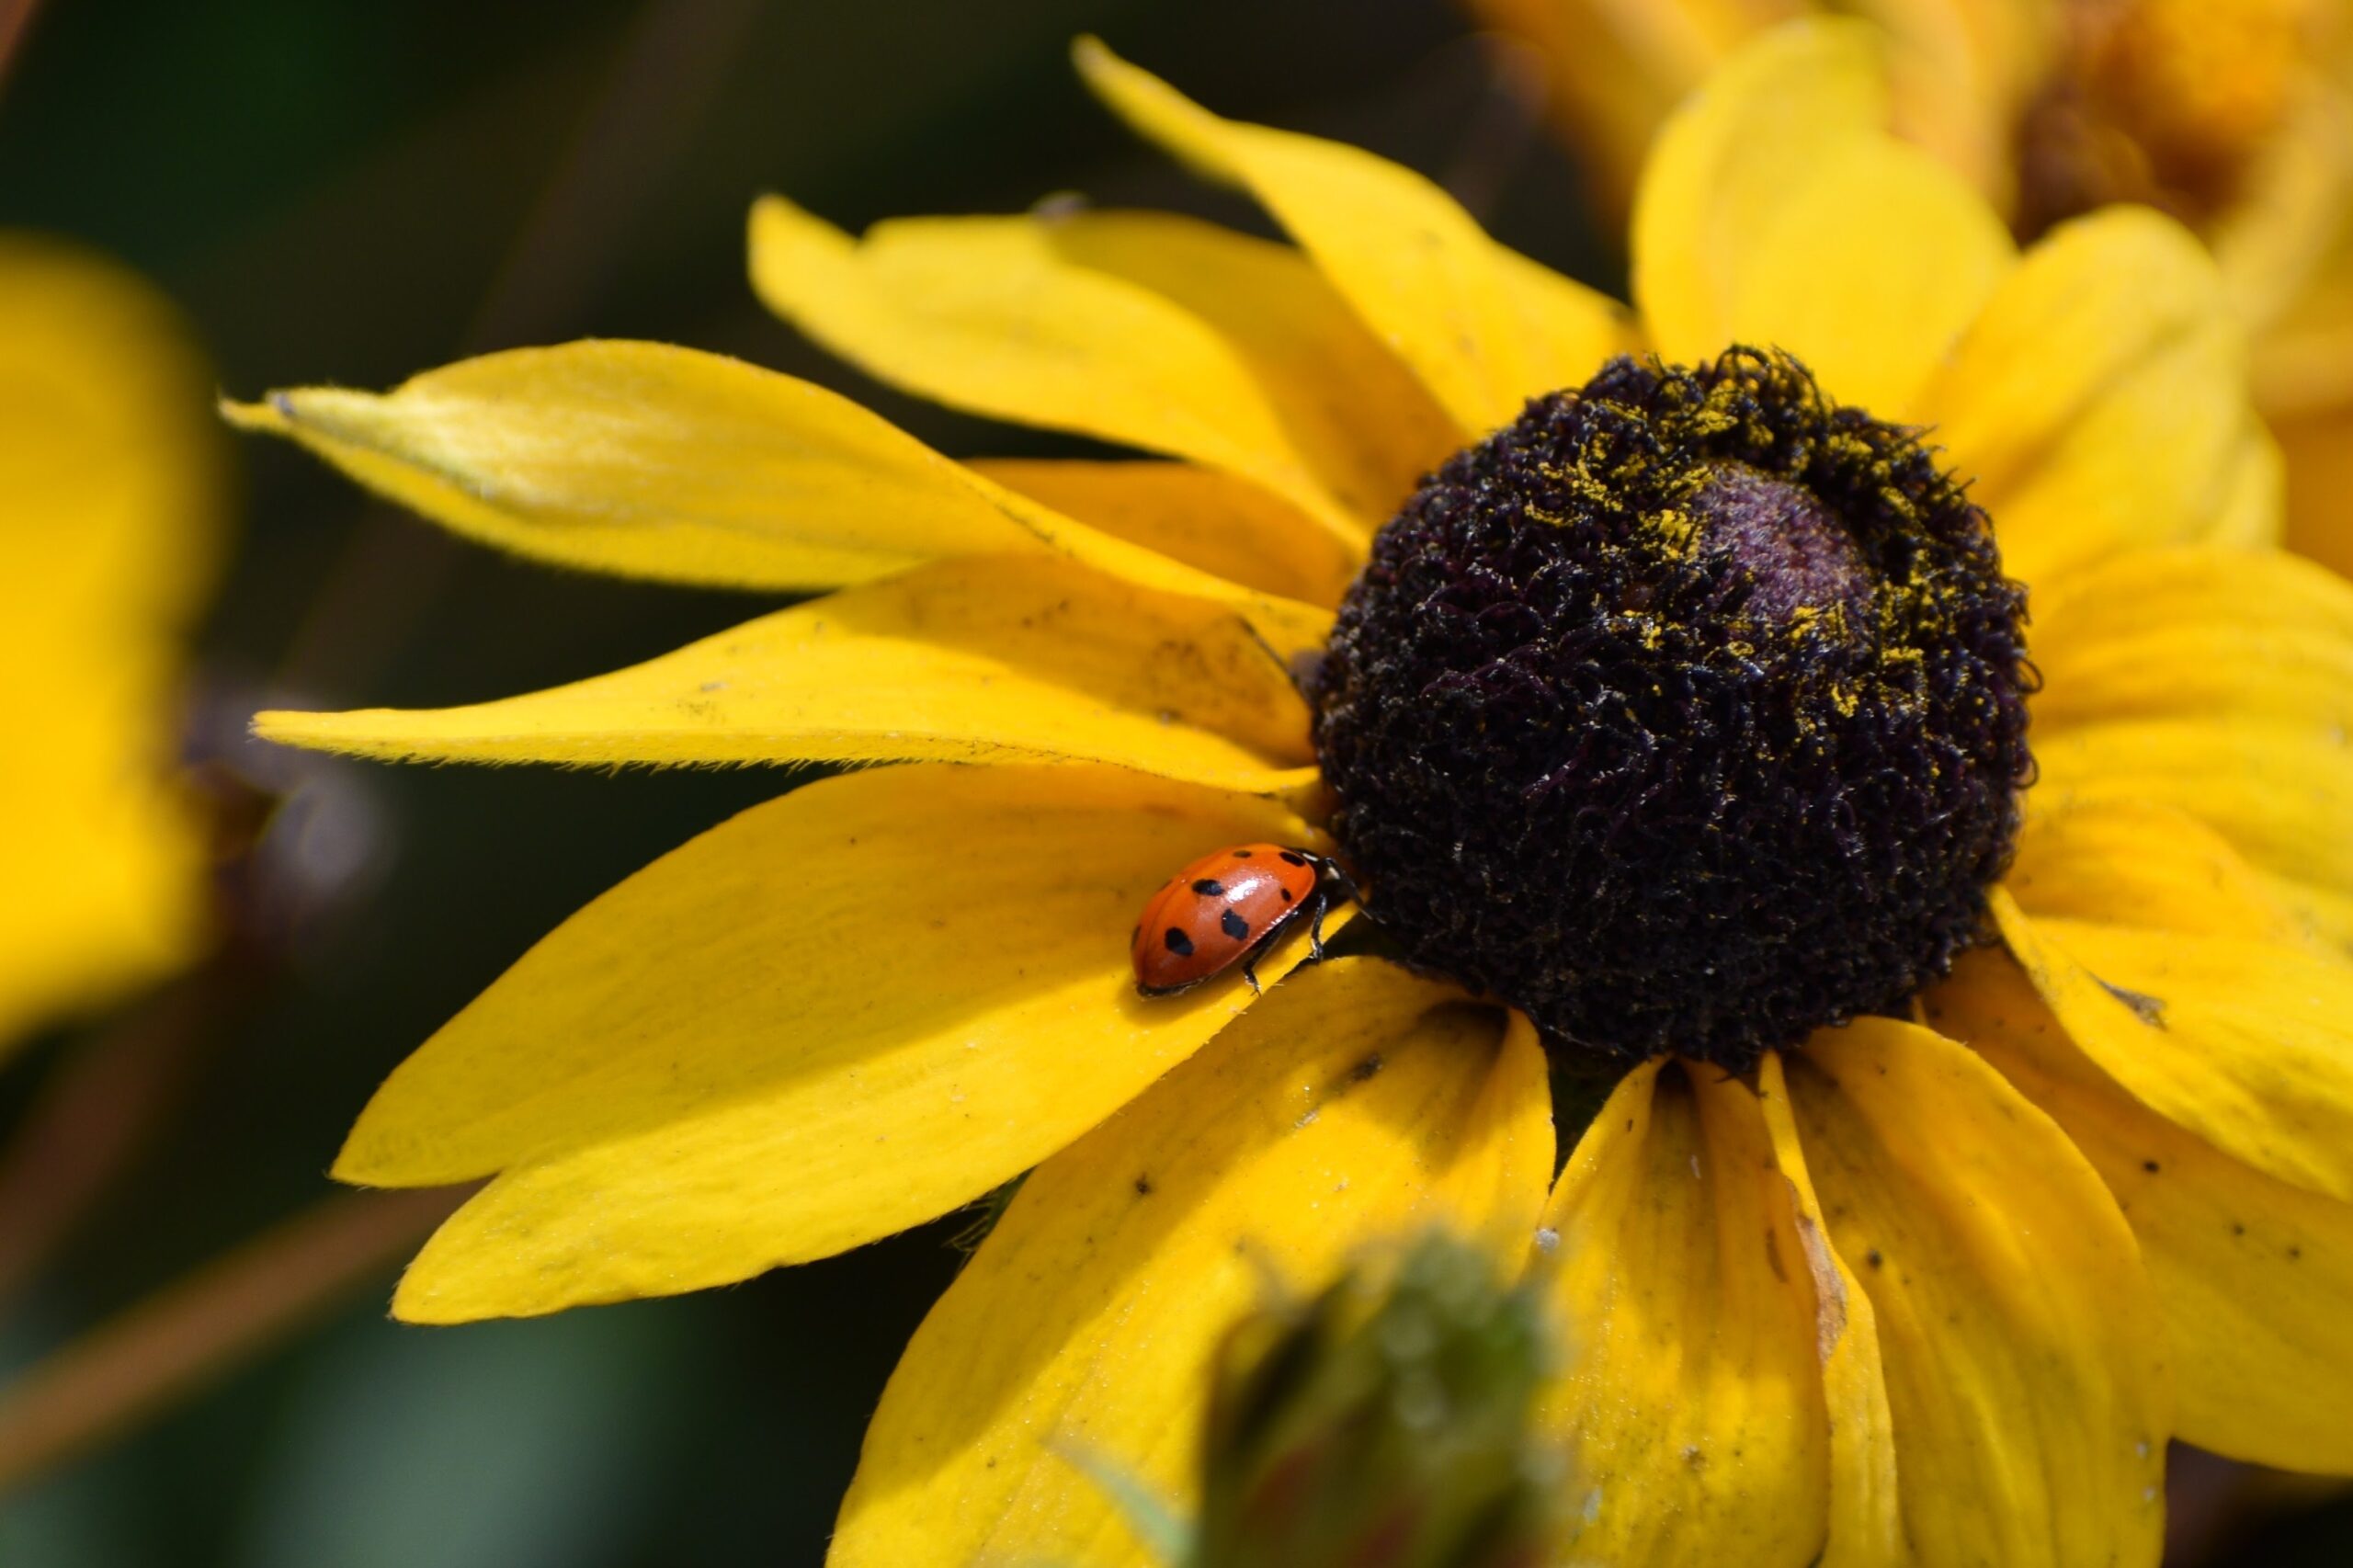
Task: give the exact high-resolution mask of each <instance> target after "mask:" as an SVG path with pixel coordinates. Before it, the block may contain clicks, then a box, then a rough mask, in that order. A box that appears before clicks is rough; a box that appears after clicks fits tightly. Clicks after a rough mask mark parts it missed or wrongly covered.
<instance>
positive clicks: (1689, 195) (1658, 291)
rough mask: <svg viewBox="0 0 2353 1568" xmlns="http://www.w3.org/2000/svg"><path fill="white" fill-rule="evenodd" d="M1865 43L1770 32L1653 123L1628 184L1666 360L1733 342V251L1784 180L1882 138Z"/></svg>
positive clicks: (1815, 32)
mask: <svg viewBox="0 0 2353 1568" xmlns="http://www.w3.org/2000/svg"><path fill="white" fill-rule="evenodd" d="M1872 40H1873V35H1872V34H1871V33H1870V31H1868V30H1867V29H1865V28H1860V27H1859V26H1856V25H1854V24H1851V23H1839V22H1826V21H1822V20H1818V19H1816V20H1808V21H1803V22H1794V23H1791V24H1790V25H1788V26H1786V27H1782V28H1775V29H1774V30H1773V31H1772V32H1770V33H1768V34H1767V35H1765V36H1764V37H1763V38H1761V39H1760V40H1757V41H1756V42H1755V43H1753V44H1751V45H1749V46H1748V47H1747V48H1745V49H1744V50H1742V51H1740V52H1739V53H1738V54H1736V55H1734V56H1733V58H1732V60H1731V61H1730V62H1727V63H1726V64H1725V65H1724V66H1723V67H1722V68H1721V69H1720V70H1718V71H1717V72H1716V73H1715V74H1712V75H1711V76H1710V77H1709V78H1708V80H1707V82H1706V83H1705V85H1702V86H1701V87H1700V88H1699V91H1698V92H1696V93H1694V94H1692V95H1691V97H1688V98H1687V99H1685V100H1684V103H1683V107H1682V108H1679V109H1677V111H1676V113H1675V115H1674V116H1673V117H1672V118H1671V119H1668V121H1667V122H1666V124H1665V127H1664V128H1662V129H1661V131H1659V136H1658V141H1657V142H1655V143H1654V145H1653V147H1652V149H1651V156H1650V162H1649V163H1648V165H1645V166H1644V168H1643V177H1642V182H1641V184H1640V185H1639V186H1638V187H1636V188H1635V193H1634V224H1633V241H1632V243H1633V272H1634V303H1635V304H1636V306H1638V307H1639V308H1640V310H1641V312H1642V318H1643V325H1644V326H1645V327H1647V328H1648V329H1649V332H1650V336H1651V341H1652V342H1653V343H1654V344H1655V345H1656V346H1657V347H1658V350H1659V352H1660V353H1661V354H1662V355H1664V356H1665V358H1668V359H1669V360H1672V361H1676V362H1679V363H1683V364H1695V363H1699V362H1702V361H1705V360H1708V359H1711V358H1714V357H1715V356H1716V355H1717V354H1719V353H1720V352H1722V350H1723V349H1724V348H1726V347H1730V345H1731V344H1732V342H1733V336H1734V333H1733V325H1734V319H1735V317H1734V312H1735V309H1736V306H1737V303H1738V299H1739V287H1740V284H1739V280H1740V276H1741V264H1742V260H1743V258H1744V256H1745V253H1746V249H1747V247H1748V246H1749V245H1751V244H1755V243H1756V240H1757V238H1758V236H1759V235H1760V234H1762V233H1765V232H1766V231H1767V229H1768V226H1769V225H1770V224H1771V223H1772V222H1773V220H1774V216H1775V214H1777V213H1779V212H1781V211H1782V210H1785V208H1786V205H1787V202H1788V199H1789V193H1790V188H1791V182H1792V180H1793V179H1797V178H1801V177H1802V173H1803V171H1805V170H1807V169H1810V168H1812V167H1813V166H1814V165H1816V164H1817V163H1819V162H1820V161H1821V160H1822V159H1824V158H1825V157H1827V156H1829V155H1831V154H1833V153H1836V152H1838V151H1839V150H1840V149H1842V148H1845V147H1847V146H1849V145H1851V144H1852V143H1854V142H1858V141H1865V140H1870V139H1872V138H1874V137H1876V136H1878V135H1879V134H1880V133H1881V126H1882V125H1883V124H1884V123H1885V121H1886V92H1885V88H1884V85H1883V84H1882V82H1881V73H1880V66H1879V61H1878V57H1877V53H1876V49H1875V45H1874V43H1873V41H1872ZM1790 347H1795V346H1794V345H1791V346H1790ZM1833 393H1834V395H1836V396H1842V397H1843V396H1847V395H1848V394H1847V393H1845V392H1838V391H1837V390H1836V388H1834V389H1833Z"/></svg>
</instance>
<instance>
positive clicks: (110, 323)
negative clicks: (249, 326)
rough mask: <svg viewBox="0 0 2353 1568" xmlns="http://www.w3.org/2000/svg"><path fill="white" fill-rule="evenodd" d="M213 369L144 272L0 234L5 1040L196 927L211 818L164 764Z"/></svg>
mask: <svg viewBox="0 0 2353 1568" xmlns="http://www.w3.org/2000/svg"><path fill="white" fill-rule="evenodd" d="M210 384H211V383H210V376H209V375H208V373H207V371H206V370H205V369H204V366H203V364H202V361H201V359H200V358H199V356H198V354H197V353H196V351H195V350H194V348H193V347H191V346H190V344H189V342H188V336H187V334H186V331H185V329H184V328H183V327H182V325H181V324H180V321H179V319H178V317H177V315H176V312H174V311H173V310H172V308H171V306H170V305H169V303H168V302H167V301H164V300H163V299H161V298H160V297H159V296H158V295H157V294H156V293H155V291H154V290H153V287H152V286H151V285H149V284H148V283H146V282H145V281H144V280H142V279H141V278H138V277H136V276H134V275H132V274H131V272H129V271H128V270H127V269H125V268H123V267H119V266H118V265H116V264H115V263H113V262H110V261H108V260H106V259H104V258H102V257H100V256H96V255H93V254H91V253H89V252H86V251H84V250H81V249H79V248H77V247H74V246H72V245H69V244H65V243H64V242H63V241H58V240H53V239H49V238H45V237H42V236H39V235H33V234H0V498H5V500H0V506H5V512H0V601H5V605H6V608H5V610H0V668H5V670H6V677H5V679H0V715H4V716H5V732H6V736H7V740H6V754H5V757H4V758H0V864H5V865H6V868H7V869H6V874H5V878H0V882H5V885H6V889H7V897H6V902H5V903H0V1050H5V1049H6V1048H7V1047H9V1046H11V1045H14V1044H15V1043H16V1042H17V1040H20V1039H21V1038H22V1037H23V1035H24V1034H25V1033H26V1032H27V1031H28V1030H29V1029H30V1028H34V1027H36V1026H38V1025H39V1024H40V1023H42V1022H45V1021H48V1020H50V1019H52V1018H54V1017H59V1016H61V1015H63V1014H66V1013H70V1012H73V1011H75V1010H78V1009H81V1008H85V1007H89V1006H96V1005H98V1004H100V1003H103V1002H105V1001H108V1000H109V999H111V998H113V997H115V996H117V995H119V994H121V993H123V992H125V991H127V990H129V989H131V988H132V987H135V986H137V985H140V984H142V983H147V982H150V981H153V980H155V979H157V978H159V977H161V976H163V975H165V974H167V973H169V972H170V971H172V970H173V969H175V968H176V967H177V966H178V965H180V964H181V963H183V962H185V961H187V960H188V959H189V958H190V957H192V956H193V955H194V954H195V952H196V951H197V949H198V948H199V945H200V944H201V942H202V940H203V937H204V930H205V926H206V918H205V916H206V902H205V875H206V869H207V855H206V848H205V844H204V839H203V834H202V831H201V827H200V824H199V821H198V819H197V816H196V815H195V813H194V812H192V811H191V810H190V807H189V802H188V801H187V800H185V799H184V798H183V797H182V796H181V794H180V793H179V792H178V790H176V788H175V786H174V785H173V784H172V782H171V772H172V769H173V767H174V766H175V751H176V740H175V731H176V714H175V710H176V697H177V692H176V687H177V685H178V680H179V668H180V664H181V660H182V654H183V651H182V647H181V639H182V637H183V635H184V634H185V631H186V627H187V622H188V619H190V618H191V616H192V614H193V612H194V611H195V609H196V607H197V605H198V603H199V596H200V594H201V593H202V590H203V588H204V586H205V585H206V583H207V582H208V581H209V580H210V575H211V572H212V569H213V562H214V556H215V553H216V551H217V548H218V532H219V528H220V523H221V519H220V516H219V513H220V506H221V472H220V469H221V453H220V450H219V447H220V437H219V432H218V427H217V426H213V425H212V424H211V423H210V420H208V418H207V417H206V414H205V408H206V403H207V401H208V399H209V397H210Z"/></svg>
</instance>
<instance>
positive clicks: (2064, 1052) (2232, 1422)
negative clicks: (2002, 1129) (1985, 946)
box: [1928, 952, 2353, 1475]
mask: <svg viewBox="0 0 2353 1568" xmlns="http://www.w3.org/2000/svg"><path fill="white" fill-rule="evenodd" d="M1928 1017H1929V1019H1930V1021H1931V1022H1932V1023H1934V1024H1935V1025H1936V1027H1937V1028H1938V1029H1939V1030H1942V1031H1943V1032H1945V1033H1947V1034H1949V1035H1951V1036H1952V1037H1953V1038H1954V1039H1957V1040H1964V1041H1966V1042H1967V1043H1968V1044H1969V1045H1970V1046H1971V1047H1972V1048H1973V1049H1975V1050H1976V1051H1977V1052H1978V1053H1979V1054H1980V1055H1982V1056H1984V1058H1985V1060H1986V1061H1988V1062H1992V1063H1993V1064H1994V1065H1995V1067H1996V1068H1998V1069H1999V1070H2000V1071H2001V1072H2002V1074H2004V1075H2005V1076H2006V1077H2007V1078H2008V1079H2009V1080H2010V1082H2011V1083H2012V1084H2013V1085H2016V1086H2017V1087H2018V1090H2019V1091H2020V1092H2021V1093H2023V1094H2024V1095H2025V1096H2027V1097H2028V1098H2029V1099H2031V1100H2033V1101H2034V1103H2035V1104H2036V1105H2038V1106H2040V1108H2042V1109H2043V1111H2044V1112H2046V1113H2047V1114H2048V1115H2050V1116H2051V1117H2052V1119H2054V1120H2056V1121H2057V1122H2058V1123H2059V1125H2060V1127H2061V1128H2062V1129H2063V1130H2064V1131H2065V1132H2066V1134H2067V1136H2068V1138H2069V1140H2070V1141H2072V1142H2074V1143H2075V1147H2076V1148H2077V1149H2079V1150H2081V1151H2082V1152H2083V1154H2084V1157H2085V1158H2086V1159H2088V1160H2089V1161H2091V1163H2092V1165H2093V1166H2094V1167H2095V1168H2096V1169H2097V1170H2098V1172H2099V1174H2100V1176H2101V1178H2102V1179H2103V1180H2105V1181H2106V1182H2107V1183H2108V1186H2109V1191H2111V1192H2113V1193H2114V1194H2115V1195H2116V1199H2117V1202H2118V1203H2119V1204H2120V1206H2121V1207H2122V1209H2123V1210H2124V1217H2125V1219H2126V1220H2127V1221H2130V1222H2131V1226H2132V1233H2133V1236H2134V1238H2135V1239H2136V1240H2137V1241H2138V1242H2139V1243H2140V1246H2141V1257H2142V1261H2143V1263H2144V1264H2145V1265H2146V1267H2147V1268H2148V1272H2149V1279H2150V1285H2151V1287H2152V1289H2153V1290H2154V1294H2155V1297H2156V1301H2157V1305H2158V1308H2159V1310H2160V1312H2162V1314H2163V1316H2164V1318H2165V1328H2166V1334H2167V1338H2168V1341H2169V1343H2170V1345H2171V1346H2172V1353H2171V1356H2170V1357H2169V1359H2170V1361H2171V1362H2172V1365H2173V1369H2174V1386H2175V1390H2176V1392H2177V1398H2178V1399H2179V1402H2180V1411H2179V1415H2178V1419H2177V1427H2178V1430H2179V1433H2180V1436H2181V1437H2183V1438H2185V1439H2186V1440H2188V1441H2189V1442H2192V1443H2196V1444H2198V1445H2199V1446H2200V1448H2205V1449H2213V1450H2215V1451H2216V1452H2219V1453H2224V1454H2228V1455H2230V1456H2231V1457H2232V1458H2234V1459H2242V1460H2249V1461H2251V1462H2254V1463H2256V1464H2269V1465H2276V1466H2279V1468H2281V1469H2285V1470H2299V1471H2322V1472H2328V1473H2334V1474H2339V1475H2342V1474H2347V1473H2353V1423H2348V1422H2347V1420H2346V1419H2345V1412H2346V1411H2347V1409H2348V1408H2353V1312H2347V1311H2346V1310H2345V1303H2346V1302H2347V1301H2353V1205H2348V1204H2345V1203H2340V1202H2337V1201H2336V1200H2335V1199H2326V1198H2321V1197H2317V1196H2315V1195H2313V1194H2312V1193H2309V1192H2305V1191H2302V1189H2300V1188H2298V1187H2291V1186H2290V1185H2288V1184H2287V1183H2285V1182H2282V1181H2279V1180H2276V1179H2275V1178H2273V1177H2270V1176H2264V1175H2262V1174H2261V1173H2260V1172H2257V1171H2256V1170H2253V1169H2251V1168H2249V1167H2248V1166H2247V1165H2243V1164H2241V1163H2240V1162H2239V1161H2237V1160H2234V1159H2232V1158H2230V1157H2229V1156H2228V1155H2226V1154H2223V1153H2221V1152H2220V1151H2218V1150H2216V1149H2215V1148H2214V1147H2213V1145H2211V1144H2210V1143H2208V1142H2205V1141H2203V1140H2202V1139H2200V1138H2198V1137H2196V1136H2194V1135H2193V1134H2191V1133H2189V1132H2188V1131H2184V1130H2183V1129H2181V1128H2179V1127H2177V1126H2175V1125H2174V1124H2173V1123H2172V1122H2170V1121H2167V1120H2166V1119H2165V1118H2163V1117H2161V1116H2159V1115H2157V1114H2156V1113H2155V1112H2154V1111H2152V1110H2150V1109H2149V1108H2147V1107H2145V1106H2143V1105H2142V1104H2141V1103H2140V1102H2139V1101H2138V1100H2136V1099H2134V1098H2133V1097H2132V1096H2130V1095H2128V1094H2126V1093H2125V1092H2124V1091H2123V1090H2122V1089H2121V1088H2120V1087H2118V1086H2117V1085H2116V1084H2115V1082H2114V1081H2113V1080H2111V1079H2110V1078H2109V1076H2108V1075H2107V1074H2104V1073H2102V1072H2100V1070H2099V1069H2098V1068H2097V1066H2096V1065H2094V1064H2093V1062H2091V1061H2090V1059H2089V1058H2087V1057H2086V1056H2084V1055H2083V1053H2082V1052H2081V1051H2077V1050H2076V1048H2075V1045H2074V1044H2073V1043H2072V1042H2071V1041H2070V1040H2068V1038H2067V1035H2066V1032H2065V1031H2064V1030H2063V1029H2062V1028H2060V1026H2059V1023H2058V1020H2056V1019H2055V1018H2053V1017H2052V1016H2051V1013H2050V1011H2049V1009H2048V1008H2046V1007H2045V1006H2043V1005H2042V1003H2041V1001H2040V998H2038V997H2037V996H2036V995H2035V994H2034V991H2033V988H2032V987H2031V986H2029V984H2028V983H2027V981H2026V977H2025V975H2024V974H2023V973H2022V972H2021V971H2019V970H2018V966H2017V965H2016V964H2014V963H2012V962H2010V961H2009V960H2007V959H2006V958H2004V957H2002V956H2001V955H1999V954H1996V953H1991V952H1983V953H1976V954H1972V955H1970V956H1969V957H1967V958H1965V959H1963V960H1961V964H1960V965H1959V966H1957V967H1956V969H1955V971H1954V973H1953V978H1952V980H1951V981H1950V982H1949V983H1947V984H1945V985H1942V986H1939V987H1938V989H1937V990H1936V991H1935V992H1934V993H1932V994H1931V995H1930V997H1929V999H1928Z"/></svg>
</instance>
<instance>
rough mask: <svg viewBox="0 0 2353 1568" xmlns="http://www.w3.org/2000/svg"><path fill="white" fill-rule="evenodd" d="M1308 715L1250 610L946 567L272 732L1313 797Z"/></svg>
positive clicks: (348, 747) (975, 567)
mask: <svg viewBox="0 0 2353 1568" xmlns="http://www.w3.org/2000/svg"><path fill="white" fill-rule="evenodd" d="M1307 726H1308V713H1307V704H1306V702H1305V700H1304V699H1302V698H1301V696H1300V695H1299V689H1298V687H1295V686H1294V685H1292V683H1291V678H1290V670H1289V668H1288V667H1287V666H1286V665H1284V663H1283V662H1282V661H1281V660H1279V659H1278V658H1277V657H1276V656H1275V655H1274V653H1272V652H1271V651H1269V650H1268V648H1267V645H1266V644H1265V643H1264V642H1260V641H1259V640H1258V638H1257V637H1256V635H1254V634H1253V633H1252V631H1251V630H1250V627H1249V626H1248V624H1247V623H1246V622H1245V621H1244V620H1243V619H1242V618H1241V617H1239V616H1237V615H1235V614H1234V613H1233V611H1232V610H1228V609H1222V608H1219V607H1217V606H1215V605H1211V604H1205V603H1203V602H1202V601H1200V600H1199V599H1193V598H1186V597H1181V596H1179V595H1175V594H1160V593H1154V592H1153V591H1151V590H1150V589H1146V588H1139V587H1136V586H1135V585H1132V584H1128V583H1122V582H1120V581H1119V580H1118V579H1117V578H1112V577H1106V576H1104V575H1102V574H1099V573H1097V572H1091V571H1089V570H1088V569H1086V567H1084V566H1079V565H1076V564H1074V563H1073V562H1067V561H1055V560H1052V559H1051V558H1048V557H1043V556H980V557H975V558H973V559H971V560H965V561H943V562H937V563H935V564H933V565H930V566H923V567H918V568H916V569H915V571H913V572H909V573H906V574H904V575H901V576H898V577H893V578H891V579H889V580H888V581H885V582H881V583H871V584H868V585H865V586H863V587H858V588H847V589H845V590H843V591H842V592H841V593H838V594H835V595H832V596H830V597H826V598H822V599H818V600H815V601H813V602H812V603H810V604H805V605H802V606H801V607H799V608H794V609H789V610H784V611H781V612H779V613H778V614H775V615H769V616H764V617H762V618H761V619H758V620H755V621H751V622H748V623H746V624H745V625H743V626H739V627H736V628H735V629H734V630H733V631H722V632H721V633H719V634H718V635H717V636H715V637H707V638H705V639H703V640H702V641H701V642H695V643H691V644H689V645H688V646H687V647H684V648H681V649H679V650H678V651H677V652H676V653H665V654H664V655H663V656H662V657H660V658H658V659H653V660H649V661H648V662H646V663H645V664H642V665H635V666H633V667H631V668H629V669H625V670H620V671H618V672H616V673H614V674H612V675H608V676H597V677H596V678H594V679H592V680H584V681H579V682H576V683H574V684H573V685H571V686H562V687H555V688H553V689H552V690H549V691H540V692H534V693H532V694H530V695H529V696H527V697H515V698H509V699H506V700H505V701H502V702H485V703H482V704H479V705H477V706H474V707H471V708H444V709H437V710H425V711H403V710H395V709H384V708H374V709H367V710H361V711H358V712H352V713H264V714H262V715H261V716H260V717H258V718H257V719H256V721H255V730H256V733H258V734H260V735H261V736H262V737H263V738H264V739H266V740H274V741H282V742H288V743H291V744H297V745H308V746H316V747H320V748H322V749H324V750H330V751H339V752H349V753H357V754H359V755H361V756H382V757H391V758H394V759H398V760H403V761H418V760H433V761H443V762H561V763H574V764H580V763H615V762H642V763H655V764H674V763H715V762H736V763H750V762H902V761H914V760H921V761H935V762H1040V761H1046V762H1068V761H1081V762H1108V763H1114V764H1117V765H1118V766H1120V767H1133V768H1138V769H1141V770H1142V771H1143V772H1146V773H1157V774H1159V775H1161V776H1162V777H1163V778H1181V779H1184V780H1187V781H1188V782H1191V783H1196V784H1214V785H1218V786H1220V787H1222V788H1225V789H1232V790H1259V791H1264V792H1272V791H1275V790H1282V789H1285V788H1290V787H1295V786H1297V785H1299V784H1301V783H1302V782H1305V781H1312V780H1313V777H1314V773H1313V768H1314V760H1315V758H1314V753H1313V750H1312V749H1311V748H1310V747H1309V745H1308V740H1307Z"/></svg>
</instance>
